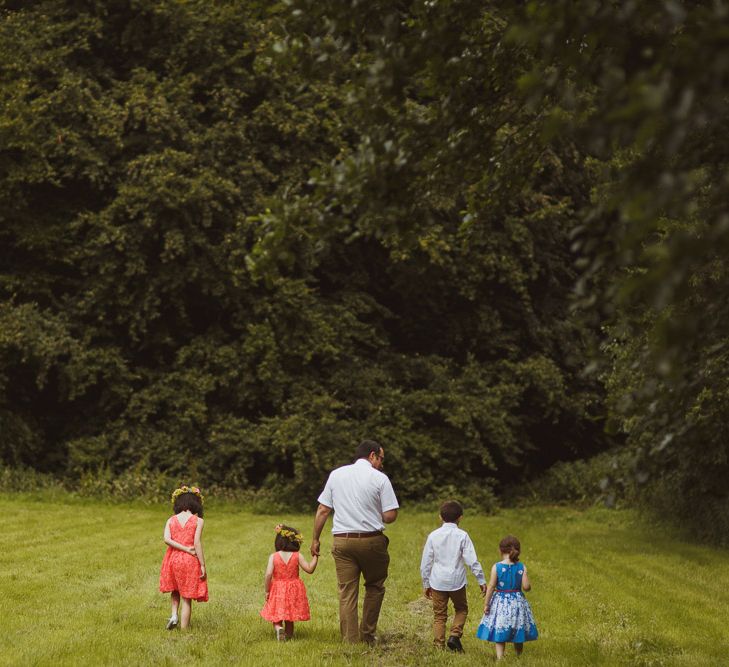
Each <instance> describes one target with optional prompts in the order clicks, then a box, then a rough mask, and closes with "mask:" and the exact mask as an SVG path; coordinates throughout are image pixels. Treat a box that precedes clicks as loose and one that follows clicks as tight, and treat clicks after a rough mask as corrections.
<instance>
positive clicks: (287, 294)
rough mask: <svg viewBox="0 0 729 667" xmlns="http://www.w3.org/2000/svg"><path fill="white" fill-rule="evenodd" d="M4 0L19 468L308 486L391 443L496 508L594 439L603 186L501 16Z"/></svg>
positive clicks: (473, 8)
mask: <svg viewBox="0 0 729 667" xmlns="http://www.w3.org/2000/svg"><path fill="white" fill-rule="evenodd" d="M1 16H2V22H1V23H0V68H2V76H0V99H1V100H2V104H1V105H0V135H1V136H2V141H0V146H1V148H0V247H2V250H0V295H1V297H2V299H1V302H0V420H1V422H2V423H1V425H0V453H1V455H2V458H3V459H4V460H6V461H10V462H13V463H25V464H31V465H34V466H36V467H38V468H40V469H44V470H53V471H57V472H67V473H69V474H78V473H79V472H81V471H83V470H89V469H91V470H93V469H95V468H97V467H99V466H106V467H108V468H110V469H111V470H112V471H113V470H121V469H125V468H128V467H130V466H132V465H135V466H139V465H143V466H147V467H149V468H151V469H155V470H164V471H168V472H171V473H173V474H180V475H183V474H184V475H186V476H190V475H192V476H194V477H196V478H197V479H198V480H206V481H208V482H217V483H222V484H228V485H239V486H251V485H261V484H263V485H266V486H268V487H270V488H273V489H281V490H282V491H284V492H285V493H286V494H288V495H289V497H292V498H294V497H308V498H311V497H312V495H313V493H314V492H315V491H316V488H317V487H318V486H319V485H320V484H321V483H322V481H323V478H324V476H325V475H326V472H327V471H328V469H330V468H331V467H332V466H333V465H336V464H340V463H342V462H344V461H346V460H347V458H348V456H349V455H350V452H351V450H352V446H353V444H354V443H355V442H356V440H357V439H359V438H361V437H363V436H365V435H368V436H370V437H375V438H378V439H380V440H381V441H382V442H383V443H384V444H385V445H386V447H387V448H388V466H390V465H391V466H392V468H391V469H392V471H393V474H394V475H395V476H396V479H397V486H398V489H399V491H400V493H401V495H402V496H404V497H422V496H424V495H427V494H428V493H438V492H439V490H441V489H443V492H444V493H445V492H452V491H446V487H449V485H456V486H457V487H458V488H459V492H461V493H465V492H468V493H470V494H471V495H474V496H478V495H479V494H481V497H482V498H484V499H486V500H487V499H488V495H489V489H490V486H491V484H492V483H493V480H500V481H512V480H514V479H519V478H521V477H523V476H524V475H529V474H531V473H532V472H534V471H537V470H539V469H541V468H543V467H544V466H546V465H548V464H549V463H551V462H552V461H554V460H557V459H560V458H569V457H574V456H578V455H584V454H588V453H590V452H592V451H595V450H596V449H599V448H600V447H601V446H602V444H603V438H602V437H601V436H600V428H601V422H600V419H601V414H602V413H601V408H600V388H599V385H598V384H597V382H596V381H595V380H594V379H589V378H584V377H583V376H582V375H581V373H580V371H581V369H582V368H583V367H584V365H585V350H586V348H587V340H588V339H589V331H588V330H586V329H585V327H584V326H583V325H582V324H580V323H579V322H578V321H576V320H574V318H572V317H571V314H570V310H569V292H570V288H571V285H572V283H573V282H574V280H575V278H576V275H575V272H574V268H573V266H572V257H571V255H570V250H569V243H570V241H569V233H570V230H571V229H572V228H573V227H574V226H575V225H576V224H577V222H578V217H577V211H579V210H581V209H582V207H583V206H584V205H585V201H584V200H585V198H586V196H587V195H586V193H587V191H588V188H589V185H590V182H591V181H590V180H589V178H588V176H589V174H588V172H586V171H585V169H584V164H583V158H582V156H581V154H580V152H579V151H578V150H576V148H575V144H574V142H572V141H563V142H559V141H554V140H552V138H551V137H549V136H547V135H546V134H545V133H544V132H543V123H542V121H543V118H542V114H541V112H540V111H539V110H536V111H535V110H534V109H531V108H529V107H528V106H525V105H524V104H523V98H522V96H521V87H520V86H521V84H520V81H521V79H522V77H523V76H524V75H525V73H526V72H528V71H529V68H530V67H531V64H532V58H533V55H532V54H531V53H530V52H529V50H528V49H525V48H523V47H522V46H519V45H513V44H510V43H509V42H508V41H507V39H506V37H507V36H508V30H509V16H508V15H507V14H506V13H505V12H504V11H501V10H500V11H499V12H497V11H496V10H493V9H491V8H488V7H483V6H482V5H479V4H478V3H475V2H464V3H453V4H450V3H448V6H446V5H441V4H440V3H412V4H405V5H402V6H400V5H396V6H394V7H393V6H391V5H387V4H386V3H371V4H368V5H367V6H365V5H363V4H362V5H360V4H357V5H355V6H353V7H351V8H346V11H345V8H343V7H340V6H339V5H338V4H337V3H328V2H322V3H303V4H300V5H299V4H296V5H290V6H287V5H269V4H267V3H245V4H244V3H238V2H233V1H232V0H231V1H230V2H217V3H204V2H202V1H199V0H190V1H188V2H177V1H172V0H167V1H162V2H151V1H149V2H147V1H139V2H137V1H135V2H132V1H131V0H116V1H114V2H99V1H92V0H86V1H84V0H77V1H74V2H72V1H70V0H45V1H39V2H31V3H22V4H20V3H17V4H14V3H5V4H4V5H3V10H2V15H1ZM454 25H461V26H463V29H462V30H453V26H454ZM490 479H491V480H492V481H489V480H490Z"/></svg>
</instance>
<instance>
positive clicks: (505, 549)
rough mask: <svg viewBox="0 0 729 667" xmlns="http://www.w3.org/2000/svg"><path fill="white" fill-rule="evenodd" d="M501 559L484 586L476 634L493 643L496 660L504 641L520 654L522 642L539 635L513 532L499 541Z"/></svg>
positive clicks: (501, 656) (525, 570)
mask: <svg viewBox="0 0 729 667" xmlns="http://www.w3.org/2000/svg"><path fill="white" fill-rule="evenodd" d="M499 551H500V553H501V556H502V560H501V561H499V562H498V563H494V566H493V567H492V568H491V578H490V580H489V583H488V588H487V589H486V602H485V604H484V609H483V612H484V613H483V618H482V619H481V624H480V625H479V626H478V631H477V632H476V636H477V637H478V638H479V639H483V640H484V641H487V642H494V644H495V645H496V659H497V660H500V659H501V658H503V657H504V650H505V649H506V642H512V643H513V644H514V650H515V651H516V654H517V655H520V654H521V652H522V650H523V649H524V642H529V641H532V640H534V639H536V638H537V637H538V635H539V633H538V632H537V625H536V623H535V622H534V616H533V615H532V610H531V607H530V606H529V603H528V602H527V599H526V598H525V597H524V593H523V592H522V591H528V590H531V587H532V586H531V584H530V583H529V577H528V575H527V569H526V565H524V563H520V562H519V554H520V553H521V544H520V543H519V540H517V539H516V538H515V537H514V536H513V535H507V536H506V537H505V538H504V539H503V540H501V542H499Z"/></svg>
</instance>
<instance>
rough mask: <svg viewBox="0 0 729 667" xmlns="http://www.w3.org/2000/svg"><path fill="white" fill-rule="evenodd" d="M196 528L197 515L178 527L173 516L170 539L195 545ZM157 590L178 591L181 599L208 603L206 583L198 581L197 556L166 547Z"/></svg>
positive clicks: (198, 562) (198, 567) (186, 544)
mask: <svg viewBox="0 0 729 667" xmlns="http://www.w3.org/2000/svg"><path fill="white" fill-rule="evenodd" d="M196 528H197V514H193V515H192V516H191V517H190V518H189V519H188V520H187V523H185V525H184V526H181V525H180V522H179V521H178V519H177V516H173V517H172V520H171V521H170V537H171V538H172V539H173V540H174V541H175V542H179V543H180V544H184V545H185V546H186V547H191V546H193V544H194V543H195V529H196ZM159 589H160V590H161V591H162V592H163V593H172V592H173V591H178V592H179V593H180V595H181V596H182V597H183V598H191V599H193V600H197V601H198V602H207V601H208V582H207V580H205V581H200V561H198V559H197V556H193V555H192V554H189V553H187V552H186V551H180V550H179V549H173V548H172V547H167V553H166V554H165V557H164V559H163V560H162V570H161V572H160V573H159Z"/></svg>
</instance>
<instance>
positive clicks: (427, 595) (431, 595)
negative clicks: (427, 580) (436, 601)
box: [423, 588, 433, 600]
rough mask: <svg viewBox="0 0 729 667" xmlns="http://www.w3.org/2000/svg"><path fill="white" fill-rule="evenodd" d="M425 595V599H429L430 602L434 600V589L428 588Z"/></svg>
mask: <svg viewBox="0 0 729 667" xmlns="http://www.w3.org/2000/svg"><path fill="white" fill-rule="evenodd" d="M423 595H425V597H426V598H428V600H432V599H433V589H432V588H426V589H425V590H424V591H423Z"/></svg>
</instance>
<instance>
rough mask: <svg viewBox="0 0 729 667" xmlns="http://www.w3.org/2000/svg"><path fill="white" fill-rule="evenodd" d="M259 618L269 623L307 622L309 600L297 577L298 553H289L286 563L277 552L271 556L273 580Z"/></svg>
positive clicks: (309, 616) (301, 582)
mask: <svg viewBox="0 0 729 667" xmlns="http://www.w3.org/2000/svg"><path fill="white" fill-rule="evenodd" d="M261 616H263V618H265V619H266V620H267V621H271V623H278V622H280V621H308V620H309V619H310V618H311V614H310V612H309V600H308V599H307V597H306V586H304V582H303V581H301V577H299V552H298V551H294V552H292V553H291V557H290V558H289V562H288V563H287V562H286V561H284V559H283V558H282V557H281V554H280V553H279V552H278V551H277V552H276V553H275V554H274V555H273V579H272V581H271V590H270V591H269V595H268V600H266V604H265V605H264V606H263V609H261Z"/></svg>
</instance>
